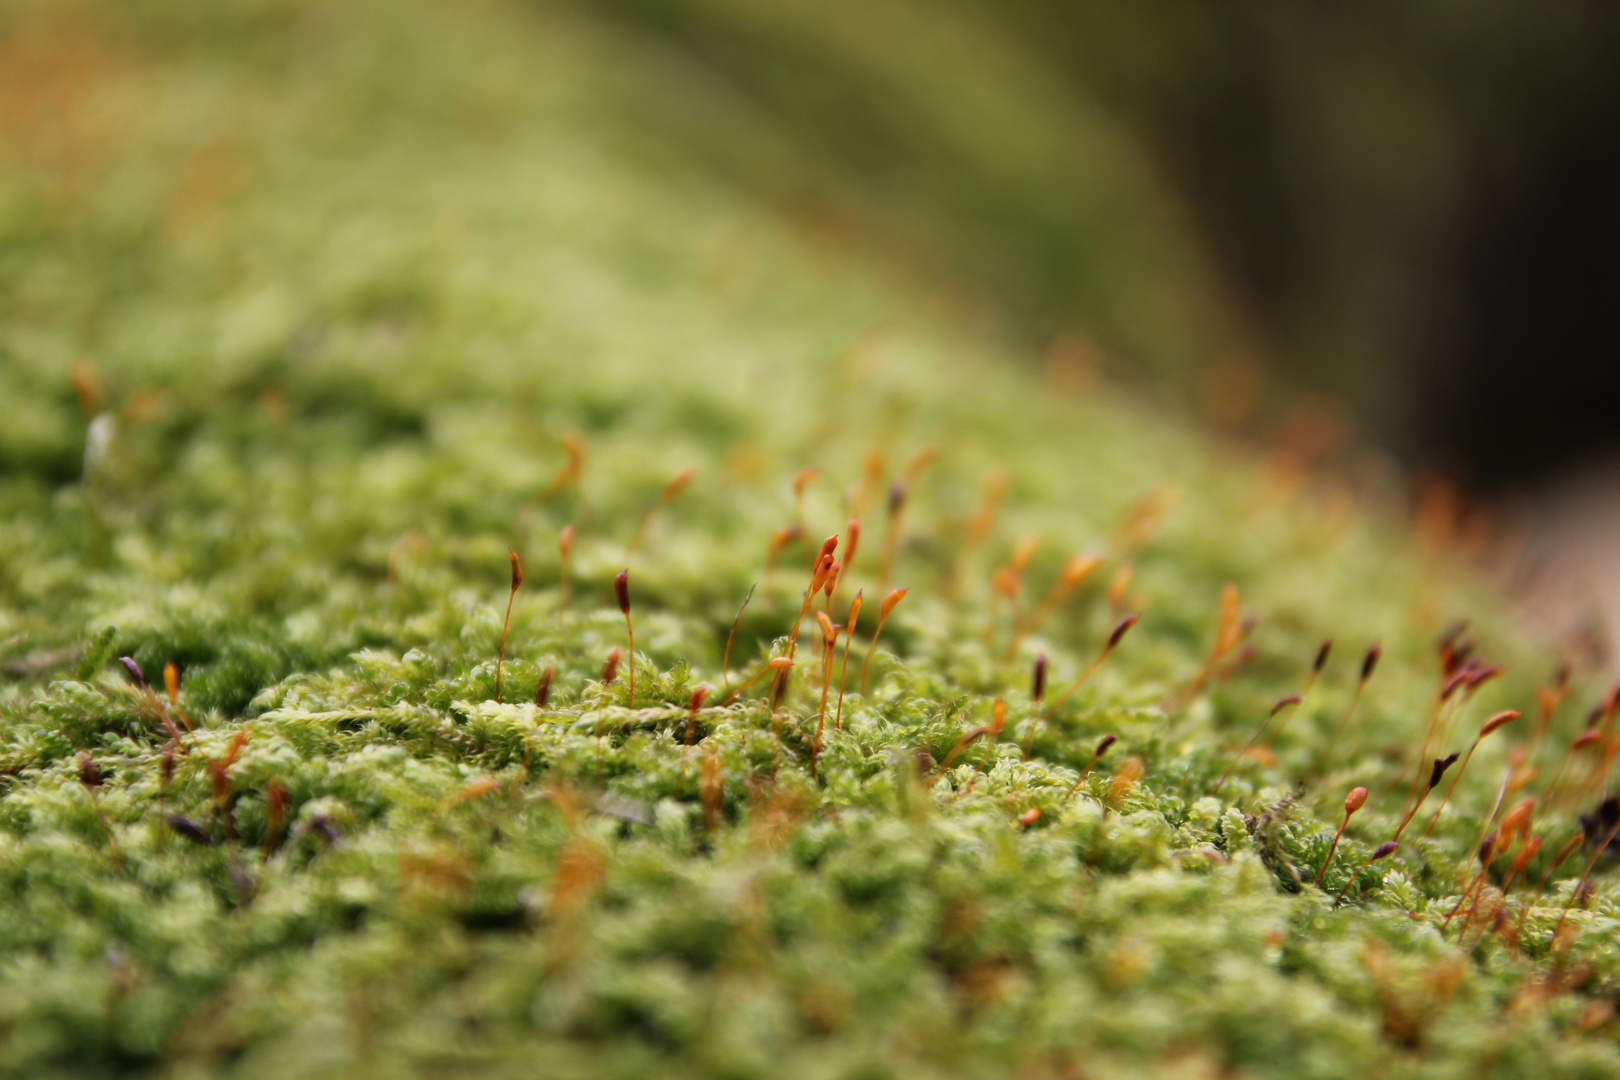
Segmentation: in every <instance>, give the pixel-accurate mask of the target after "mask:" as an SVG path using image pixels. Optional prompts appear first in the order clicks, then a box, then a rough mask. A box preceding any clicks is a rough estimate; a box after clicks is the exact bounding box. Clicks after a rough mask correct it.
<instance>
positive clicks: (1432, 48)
mask: <svg viewBox="0 0 1620 1080" xmlns="http://www.w3.org/2000/svg"><path fill="white" fill-rule="evenodd" d="M610 7H611V9H612V10H615V11H618V12H619V13H621V14H623V15H627V16H628V17H630V18H631V19H633V20H635V21H637V22H639V23H640V24H641V25H643V26H644V27H648V28H651V29H652V30H653V31H654V32H655V33H657V34H659V35H662V36H663V37H665V38H666V39H667V40H668V41H670V42H671V43H673V44H674V45H675V47H677V48H679V49H681V50H683V51H684V52H685V53H687V54H689V55H691V56H695V57H697V58H698V59H699V60H700V61H701V63H703V64H704V65H705V66H706V67H707V68H708V70H710V71H711V72H713V73H714V75H715V77H716V78H717V79H719V80H723V81H724V82H725V83H727V84H728V85H729V86H730V87H732V88H733V89H734V90H735V91H736V93H737V94H738V95H739V96H740V97H741V98H743V99H744V100H746V101H747V102H748V104H749V107H750V108H756V109H759V110H763V111H764V112H766V113H767V114H769V115H770V117H771V118H772V120H773V121H774V122H776V123H778V124H780V125H781V126H782V127H783V128H784V129H785V130H787V131H789V132H792V133H793V134H794V137H795V138H796V139H798V140H799V141H800V142H801V143H802V145H804V146H806V147H808V148H809V150H810V153H811V156H812V157H813V158H814V159H815V160H816V161H817V162H818V163H819V165H821V166H824V167H825V169H826V170H827V175H829V176H832V177H834V180H833V182H832V188H833V189H834V191H835V198H839V197H841V198H844V200H845V202H846V203H847V204H851V205H856V206H862V207H864V208H865V212H866V214H867V219H868V224H870V221H871V220H872V219H874V218H875V219H877V220H878V221H879V225H878V227H879V228H882V227H886V226H893V227H894V228H895V229H896V230H897V231H905V230H907V229H910V230H911V233H912V239H913V240H915V239H916V235H917V234H918V233H919V232H920V233H921V234H922V235H924V236H926V237H928V238H929V239H930V240H932V241H936V242H937V243H938V245H939V247H940V248H942V249H943V250H945V251H947V252H948V253H950V255H951V256H952V258H953V266H954V267H955V269H956V270H957V272H959V273H961V274H962V275H963V276H964V277H966V278H967V279H969V280H970V281H972V282H973V283H974V284H975V285H977V286H979V287H982V288H983V289H984V290H985V291H986V292H987V293H988V294H989V295H991V296H992V297H993V298H994V302H995V303H996V305H997V307H998V309H999V310H1000V311H1001V312H1003V313H1004V317H1005V320H1006V322H1007V323H1008V324H1010V326H1011V327H1012V330H1013V332H1014V333H1020V334H1025V335H1028V336H1029V337H1031V338H1035V339H1039V338H1041V337H1042V336H1043V335H1044V336H1048V337H1049V336H1050V335H1053V334H1056V333H1059V332H1061V331H1063V330H1064V329H1066V328H1068V327H1071V326H1074V325H1079V326H1081V327H1083V328H1084V329H1085V330H1086V331H1087V332H1088V333H1091V334H1094V335H1095V336H1096V337H1097V338H1098V339H1099V342H1100V345H1101V347H1102V349H1103V351H1104V352H1105V353H1112V354H1115V355H1116V356H1118V357H1119V359H1118V360H1117V361H1115V362H1113V363H1110V364H1109V367H1110V369H1111V370H1115V371H1116V373H1118V374H1123V375H1125V376H1126V377H1130V376H1131V375H1132V374H1133V373H1135V374H1138V375H1140V374H1141V373H1143V372H1146V373H1148V374H1150V375H1152V376H1154V377H1155V379H1154V381H1155V383H1156V384H1157V383H1163V382H1165V381H1166V380H1163V379H1159V378H1157V376H1159V375H1161V374H1162V373H1163V372H1164V371H1166V370H1169V371H1171V372H1173V373H1175V372H1179V373H1180V374H1182V375H1183V376H1186V377H1184V378H1181V379H1180V380H1179V383H1180V385H1181V386H1182V387H1183V388H1186V389H1187V390H1188V393H1190V394H1194V391H1193V390H1192V389H1191V388H1195V387H1197V386H1198V385H1199V378H1198V377H1197V376H1196V374H1192V373H1196V372H1200V371H1203V372H1206V373H1207V371H1208V370H1209V369H1210V368H1211V366H1212V365H1213V366H1214V367H1215V368H1216V369H1219V368H1220V367H1221V365H1222V364H1227V365H1229V366H1230V365H1231V364H1233V363H1235V364H1236V370H1238V371H1240V372H1241V371H1243V370H1244V368H1245V365H1248V366H1253V367H1255V368H1256V369H1257V370H1259V371H1261V372H1264V373H1265V385H1266V389H1265V392H1264V395H1263V403H1260V404H1258V405H1257V408H1256V410H1255V413H1256V415H1255V416H1254V417H1253V418H1252V423H1251V426H1252V427H1253V428H1254V429H1256V431H1257V432H1258V431H1263V430H1264V429H1265V427H1266V425H1267V424H1268V423H1269V424H1270V425H1271V426H1272V427H1273V428H1275V427H1276V426H1278V425H1280V424H1281V423H1282V419H1283V417H1284V416H1285V415H1286V414H1287V413H1288V411H1289V409H1290V403H1291V402H1294V403H1297V402H1298V401H1301V400H1318V399H1319V400H1328V401H1334V402H1342V403H1346V410H1347V412H1348V414H1349V415H1348V416H1347V417H1346V419H1348V420H1349V421H1350V423H1351V425H1352V426H1353V427H1354V428H1355V430H1356V433H1357V435H1358V436H1359V437H1360V438H1361V439H1364V440H1369V441H1372V442H1375V443H1377V444H1380V445H1383V446H1385V447H1386V448H1389V449H1391V450H1392V451H1394V452H1395V453H1396V454H1398V455H1399V456H1400V457H1401V458H1402V459H1403V460H1404V461H1405V462H1406V463H1407V464H1408V465H1409V466H1413V467H1416V468H1418V469H1420V470H1422V471H1426V472H1430V473H1436V474H1439V475H1443V476H1445V477H1447V478H1449V479H1450V480H1451V481H1452V482H1454V483H1456V484H1458V485H1459V486H1461V487H1462V488H1463V489H1464V490H1469V491H1473V492H1476V493H1481V494H1490V493H1493V492H1498V491H1501V490H1504V489H1510V488H1515V487H1518V486H1521V485H1525V484H1534V483H1537V482H1540V481H1544V480H1546V479H1547V478H1548V477H1550V476H1553V475H1555V474H1559V473H1562V472H1564V471H1567V470H1568V469H1570V468H1573V467H1576V466H1578V465H1579V464H1580V463H1583V462H1586V461H1589V460H1593V459H1596V458H1599V457H1601V456H1602V455H1604V454H1605V453H1609V452H1613V451H1615V450H1616V449H1617V447H1620V412H1617V410H1616V408H1615V402H1616V392H1617V391H1620V355H1617V354H1620V329H1617V324H1616V314H1617V306H1620V304H1617V302H1620V270H1617V267H1620V64H1617V63H1616V62H1615V57H1617V56H1620V8H1617V7H1616V6H1615V5H1613V4H1610V3H1604V2H1598V0H1549V2H1545V3H1537V4H1524V3H1513V2H1502V0H1470V2H1458V0H1401V2H1379V3H1367V4H1359V5H1330V4H1317V3H1303V4H1278V3H1267V2H1258V0H1248V2H1236V3H1229V4H1205V3H1195V2H1192V0H1151V2H1140V0H1001V2H999V3H995V4H990V3H985V2H983V0H956V2H954V3H950V2H947V3H941V4H936V5H930V6H924V7H920V8H919V7H914V6H911V5H908V4H906V3H903V2H898V0H874V2H873V3H872V4H868V5H861V6H860V7H859V8H856V7H855V6H854V5H838V4H835V5H833V9H836V10H831V9H818V10H810V9H808V8H806V7H802V6H800V5H797V4H795V3H794V2H792V0H781V2H777V3H771V4H766V5H757V4H756V5H746V4H741V3H728V2H726V0H624V2H623V3H622V4H615V5H610ZM946 23H949V24H952V25H956V26H958V27H961V28H964V29H963V33H964V34H965V35H966V36H968V37H970V38H973V39H975V41H976V42H977V43H978V45H980V46H981V47H982V50H983V51H981V52H973V53H971V54H970V53H969V52H968V51H966V50H963V51H961V52H960V53H958V54H952V53H950V52H949V50H947V49H942V48H940V47H938V45H937V43H936V44H929V43H928V41H927V40H926V39H928V38H929V37H930V36H931V35H938V34H939V33H940V30H939V27H940V26H941V24H946ZM834 24H836V25H837V27H838V29H837V30H836V31H835V30H833V29H832V27H833V25H834ZM912 52H916V53H917V54H919V55H920V56H921V58H922V59H920V60H917V59H914V58H912V57H911V53H912ZM987 56H988V57H990V58H989V59H985V57H987ZM1009 57H1010V58H1011V59H1010V62H1009V60H1008V58H1009ZM930 58H931V59H930ZM981 60H982V64H981V63H980V61H981ZM930 63H932V64H933V65H935V66H936V67H937V68H938V70H937V71H934V72H930V71H928V67H929V64H930ZM1009 72H1015V74H1009ZM930 78H937V79H938V80H939V81H940V84H942V85H943V84H946V83H952V84H955V87H956V89H958V90H959V89H960V87H961V86H963V85H968V86H971V84H973V83H974V81H975V80H979V81H981V82H983V83H984V84H985V85H995V86H997V87H998V88H999V87H1005V86H1007V85H1010V84H1011V83H1013V82H1015V81H1016V82H1018V83H1019V84H1020V85H1023V83H1025V82H1026V81H1027V82H1028V84H1029V85H1030V86H1037V85H1038V90H1034V91H1031V92H1030V93H1029V94H1028V95H1027V96H1026V98H1025V100H1029V101H1039V102H1040V107H1041V108H1048V109H1050V110H1052V112H1053V113H1054V115H1056V114H1057V113H1060V112H1062V111H1063V110H1065V109H1069V108H1072V109H1074V110H1076V111H1078V112H1080V113H1084V114H1085V115H1087V116H1090V117H1097V116H1100V117H1101V118H1102V120H1101V123H1102V125H1103V126H1105V127H1107V128H1108V129H1109V130H1118V131H1120V132H1122V133H1123V137H1124V138H1125V139H1126V140H1128V141H1129V143H1130V144H1131V145H1132V147H1133V148H1134V150H1135V151H1136V152H1137V153H1139V155H1140V160H1141V161H1142V162H1143V163H1145V166H1146V168H1147V169H1148V170H1149V171H1150V173H1151V176H1152V179H1153V182H1155V183H1162V184H1163V185H1165V188H1166V190H1168V191H1169V192H1170V193H1171V194H1172V197H1173V198H1174V199H1176V200H1180V201H1182V202H1183V203H1184V204H1185V207H1186V209H1187V212H1188V217H1189V219H1190V221H1191V226H1190V230H1189V231H1190V232H1191V234H1192V235H1193V237H1194V241H1193V243H1194V245H1195V246H1196V248H1197V256H1196V257H1197V258H1199V259H1206V260H1207V261H1208V264H1209V266H1210V267H1211V269H1212V274H1213V277H1214V279H1215V282H1216V283H1215V285H1214V286H1213V291H1214V292H1215V293H1216V294H1218V297H1219V304H1220V306H1221V307H1222V309H1223V311H1222V314H1221V315H1220V317H1218V318H1214V319H1211V320H1209V321H1208V323H1207V324H1206V325H1204V326H1202V327H1198V328H1196V329H1195V330H1194V331H1193V332H1192V333H1191V334H1190V335H1183V336H1182V337H1174V336H1169V335H1167V336H1166V337H1165V338H1164V339H1163V340H1158V339H1154V340H1149V339H1148V337H1146V336H1144V335H1142V334H1140V333H1136V332H1134V331H1125V330H1119V329H1118V328H1116V327H1115V326H1112V325H1111V324H1110V322H1109V318H1108V312H1109V311H1110V310H1111V309H1110V307H1109V305H1108V303H1106V302H1102V301H1098V300H1097V299H1096V298H1097V296H1098V294H1099V293H1106V291H1107V290H1106V287H1105V286H1099V282H1100V281H1101V282H1105V283H1106V282H1107V280H1109V276H1110V275H1111V274H1112V273H1114V272H1115V271H1114V268H1112V267H1111V266H1108V265H1098V264H1097V262H1096V261H1095V258H1094V252H1095V248H1096V247H1097V245H1096V244H1095V243H1093V241H1094V238H1095V235H1096V234H1097V232H1098V231H1099V226H1098V225H1097V223H1096V222H1095V221H1091V220H1086V219H1085V218H1084V216H1083V215H1081V214H1077V213H1075V212H1074V210H1073V205H1074V204H1075V203H1079V202H1080V201H1081V199H1080V198H1079V197H1078V195H1077V196H1076V197H1075V198H1074V200H1073V201H1072V202H1065V200H1064V199H1063V198H1062V197H1061V195H1059V196H1058V197H1056V198H1054V197H1053V190H1054V189H1056V190H1057V191H1059V192H1061V191H1062V190H1063V189H1064V184H1065V181H1064V175H1065V174H1064V169H1065V168H1071V169H1073V170H1074V171H1075V172H1076V173H1083V172H1084V169H1085V164H1084V162H1081V163H1080V164H1078V165H1074V166H1070V165H1065V164H1062V163H1057V164H1053V162H1054V160H1055V158H1056V155H1055V154H1053V153H1051V152H1048V153H1047V154H1046V156H1045V158H1043V159H1041V160H1040V161H1038V162H1037V163H1036V164H1033V165H1027V164H1020V166H1019V168H1018V169H1010V168H1008V167H1006V165H1005V162H1006V161H1007V159H1008V156H1009V155H1008V154H1007V153H1005V152H1003V150H1002V149H1001V145H1002V144H1001V143H998V139H999V138H1001V133H998V132H985V133H983V142H982V143H980V144H975V143H974V142H973V141H972V140H971V139H964V137H963V136H962V135H961V134H960V133H959V132H952V131H947V130H943V129H942V128H940V127H939V126H938V125H935V124H933V122H932V120H931V119H930V117H929V115H928V114H927V112H926V111H925V109H924V108H923V107H920V106H917V105H915V103H913V102H910V101H909V100H908V93H914V94H915V95H916V97H917V98H919V99H927V98H929V96H930V95H931V94H932V95H933V96H935V97H937V96H938V95H939V94H940V93H944V92H945V91H942V90H936V89H931V88H930V87H929V85H927V84H928V80H929V79H930ZM1026 111H1027V112H1028V113H1030V114H1033V113H1034V112H1035V111H1036V109H1035V108H1034V107H1031V108H1029V109H1027V110H1026ZM1053 130H1060V125H1058V126H1057V127H1054V129H1053ZM1003 141H1005V140H1003ZM1115 171H1116V172H1117V171H1119V170H1117V169H1115ZM771 182H772V183H776V182H777V181H776V180H773V181H771ZM802 182H803V178H795V179H794V180H793V181H792V183H795V184H798V183H802ZM824 195H825V192H823V193H822V196H818V197H823V196H824ZM803 196H804V191H803V189H801V190H799V191H798V192H797V193H796V195H795V197H798V198H802V197H803ZM897 203H898V204H902V205H904V206H906V207H907V208H908V209H911V208H915V206H917V205H918V204H922V205H925V206H927V207H930V208H932V210H933V211H935V212H934V213H933V214H932V216H931V217H929V218H928V220H931V221H935V222H938V221H948V222H950V223H951V224H950V225H948V226H941V227H937V228H936V227H931V226H922V227H920V228H919V227H915V223H916V221H917V220H919V219H921V218H923V217H924V215H920V214H919V215H916V216H915V217H906V213H905V212H899V213H894V212H891V211H892V208H893V207H894V206H895V205H896V204H897ZM1089 205H1090V206H1091V207H1093V208H1095V206H1096V205H1097V200H1096V199H1090V200H1089ZM1120 212H1123V213H1129V212H1130V208H1129V207H1128V206H1124V207H1122V208H1121V210H1120ZM897 219H898V221H899V224H896V221H897ZM1106 227H1107V221H1106V215H1105V220H1104V224H1103V225H1102V226H1101V228H1106ZM1189 258H1191V256H1189ZM1211 327H1214V328H1215V329H1213V330H1212V329H1210V328H1211ZM1133 333H1134V334H1135V336H1134V337H1133ZM1189 336H1191V337H1196V338H1199V343H1198V344H1190V343H1189V342H1188V340H1187V338H1188V337H1189ZM1200 348H1202V349H1204V350H1205V352H1206V355H1204V356H1199V355H1196V353H1197V352H1198V351H1199V349H1200ZM1223 358H1224V359H1223ZM1234 358H1235V359H1234ZM1168 381H1169V382H1170V383H1176V382H1178V380H1176V379H1174V378H1172V379H1170V380H1168ZM1194 396H1196V394H1194ZM1216 411H1217V412H1218V413H1231V412H1232V410H1231V409H1226V408H1218V409H1216ZM1236 412H1237V416H1238V418H1239V419H1244V420H1248V419H1249V417H1248V412H1249V410H1248V409H1246V408H1239V409H1237V410H1236ZM1268 418H1269V419H1268Z"/></svg>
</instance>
